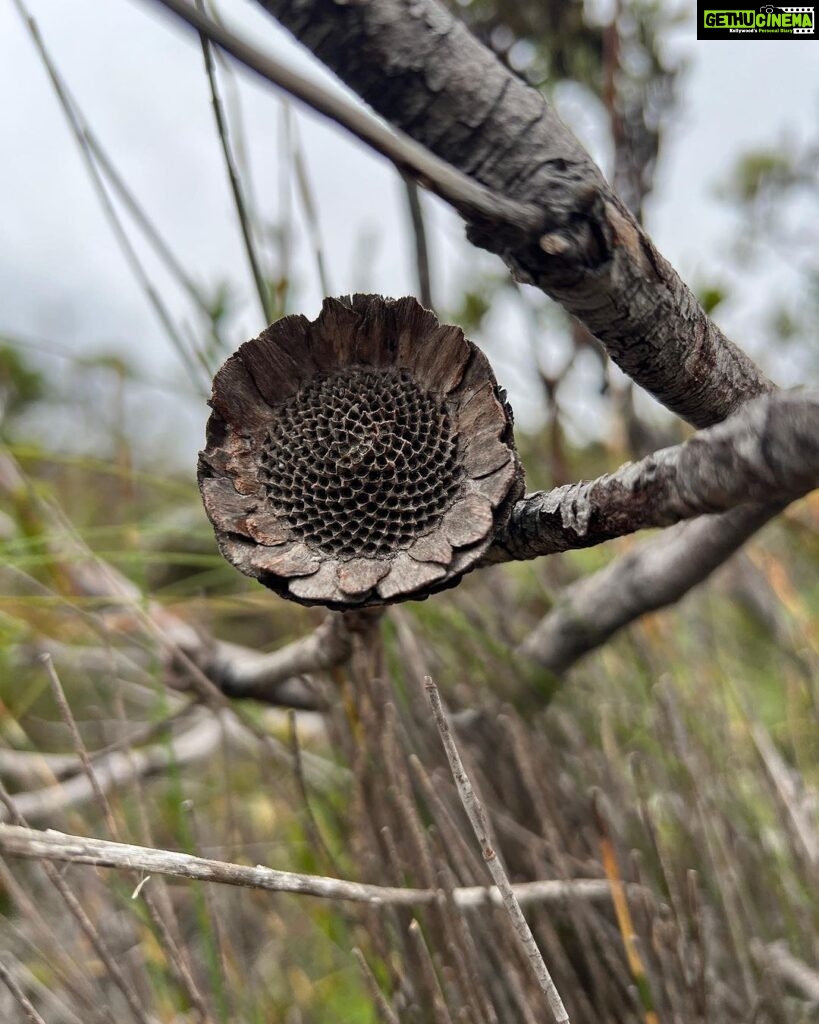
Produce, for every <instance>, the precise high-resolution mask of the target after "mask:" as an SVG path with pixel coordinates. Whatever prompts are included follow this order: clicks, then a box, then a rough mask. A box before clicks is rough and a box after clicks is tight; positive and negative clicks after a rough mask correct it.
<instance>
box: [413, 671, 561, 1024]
mask: <svg viewBox="0 0 819 1024" xmlns="http://www.w3.org/2000/svg"><path fill="white" fill-rule="evenodd" d="M424 685H425V687H426V691H427V697H428V699H429V703H430V706H431V708H432V713H433V715H434V716H435V724H436V725H437V726H438V732H439V734H440V736H441V742H442V743H443V745H444V750H445V751H446V756H447V760H448V761H449V767H450V769H451V771H452V778H453V779H454V780H455V785H456V786H457V787H458V795H459V796H460V798H461V802H462V803H463V806H464V810H465V811H466V813H467V816H468V817H469V821H470V824H471V825H472V828H473V830H474V832H475V838H476V839H477V840H478V843H479V845H480V847H481V854H482V855H483V859H484V860H485V861H486V866H487V867H488V868H489V873H490V874H491V875H492V878H493V879H494V881H495V885H497V887H498V891H499V892H500V894H501V897H502V899H503V905H504V907H505V908H506V912H507V913H508V914H509V917H510V919H511V921H512V925H513V927H514V929H515V934H516V935H517V937H518V939H519V941H520V944H521V946H522V947H523V949H524V951H525V953H526V957H527V959H528V960H529V963H530V964H531V965H532V970H533V971H534V972H535V975H536V976H537V980H538V984H539V985H540V987H541V988H542V989H543V992H544V994H545V996H546V999H547V1000H548V1002H549V1006H550V1008H551V1010H552V1013H553V1014H554V1017H555V1020H556V1021H557V1022H558V1024H569V1015H568V1014H567V1013H566V1007H565V1006H564V1005H563V1000H562V999H561V998H560V993H559V992H558V990H557V987H556V985H555V983H554V981H552V976H551V974H550V973H549V968H548V967H547V966H546V962H545V960H544V959H543V954H542V953H541V952H540V950H539V949H538V945H537V943H536V942H535V937H534V935H533V934H532V929H531V928H530V927H529V924H528V922H527V921H526V918H525V917H524V916H523V911H522V910H521V909H520V903H519V902H518V900H517V897H516V896H515V890H514V887H513V885H512V883H511V882H510V881H509V877H508V876H507V874H506V871H505V869H504V867H503V864H502V863H501V862H500V860H499V859H498V855H497V854H496V853H495V850H494V848H493V846H492V844H491V842H490V840H489V831H490V830H489V822H488V819H487V817H486V811H485V810H484V807H483V804H482V803H481V801H480V800H479V799H478V795H477V793H476V792H475V790H474V789H473V787H472V783H471V782H470V780H469V776H468V775H467V773H466V769H465V768H464V764H463V761H462V760H461V755H460V754H459V753H458V747H457V745H456V743H455V737H454V736H453V735H452V729H451V728H450V725H449V721H448V719H447V715H446V712H445V711H444V706H443V704H442V702H441V695H440V694H439V693H438V687H437V686H436V685H435V683H434V682H433V681H432V679H430V677H429V676H427V677H426V679H425V680H424Z"/></svg>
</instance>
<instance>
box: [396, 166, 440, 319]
mask: <svg viewBox="0 0 819 1024" xmlns="http://www.w3.org/2000/svg"><path fill="white" fill-rule="evenodd" d="M401 178H402V179H403V182H404V190H405V192H406V195H407V209H408V210H409V215H410V224H411V225H412V237H413V239H414V241H415V272H416V274H417V276H418V298H419V299H420V301H421V305H422V306H426V308H427V309H434V308H435V307H434V306H433V304H432V284H431V280H430V272H429V247H428V245H427V229H426V224H425V223H424V210H423V207H422V206H421V195H420V193H419V191H418V185H417V183H416V182H415V181H413V179H412V178H411V177H410V176H409V175H408V174H402V175H401Z"/></svg>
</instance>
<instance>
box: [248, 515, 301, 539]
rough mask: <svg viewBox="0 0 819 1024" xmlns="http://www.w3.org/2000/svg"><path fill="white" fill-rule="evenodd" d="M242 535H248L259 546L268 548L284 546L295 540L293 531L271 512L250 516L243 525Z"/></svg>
mask: <svg viewBox="0 0 819 1024" xmlns="http://www.w3.org/2000/svg"><path fill="white" fill-rule="evenodd" d="M243 526H244V529H243V530H242V533H247V534H248V536H250V537H252V538H253V539H254V540H255V541H258V543H259V544H264V545H265V546H266V547H273V546H275V545H277V544H284V543H285V541H288V540H292V539H293V530H292V528H291V527H290V526H289V525H288V524H287V523H286V522H285V520H284V519H282V518H280V517H279V516H275V515H273V514H272V513H270V512H260V513H258V514H256V515H252V516H248V517H247V519H245V520H244V523H243Z"/></svg>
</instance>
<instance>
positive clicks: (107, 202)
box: [13, 0, 210, 393]
mask: <svg viewBox="0 0 819 1024" xmlns="http://www.w3.org/2000/svg"><path fill="white" fill-rule="evenodd" d="M13 3H14V6H15V7H16V9H17V13H18V14H19V15H20V18H21V19H22V21H23V23H24V24H25V26H26V28H27V29H28V32H29V34H30V36H31V38H32V40H33V42H34V45H35V47H36V49H37V52H38V53H39V55H40V58H41V60H42V61H43V64H44V66H45V69H46V71H47V72H48V76H49V78H50V79H51V84H52V85H53V87H54V91H55V92H56V94H57V98H58V100H59V102H60V106H61V107H62V109H63V113H64V114H65V117H66V120H67V121H68V124H69V127H70V128H71V131H72V133H73V135H74V138H75V139H76V141H77V145H78V146H79V149H80V155H81V156H82V159H83V162H84V163H85V166H86V169H87V171H88V175H89V177H90V179H91V184H92V185H93V187H94V191H95V192H96V194H97V197H98V199H99V201H100V205H101V206H102V209H103V212H104V213H105V216H106V217H107V219H108V222H109V224H110V225H111V229H112V231H113V232H114V236H115V237H116V240H117V242H118V243H119V246H120V249H121V250H122V253H123V255H124V257H125V260H126V262H127V264H128V266H129V267H130V269H131V271H132V273H133V275H134V277H135V278H136V280H137V283H138V284H139V286H140V287H141V289H142V291H143V292H144V294H145V297H146V298H147V300H148V302H149V304H150V305H151V307H152V308H153V310H154V312H155V313H156V316H157V318H158V319H159V322H160V323H161V324H162V327H163V329H164V331H165V333H166V334H167V336H168V339H169V341H170V343H171V345H172V346H173V348H174V349H175V350H176V353H177V355H178V356H179V358H180V360H181V362H182V364H183V366H184V367H185V370H186V372H187V373H188V375H189V377H190V378H191V382H192V383H193V385H194V387H195V388H196V390H197V391H198V392H200V393H201V391H202V382H201V381H199V380H197V379H196V376H195V374H194V372H193V366H192V363H191V360H192V359H195V360H197V361H198V357H199V354H198V353H197V352H193V353H191V352H189V351H188V350H187V348H186V345H185V342H184V340H183V338H182V335H181V334H180V332H179V331H178V330H177V328H176V325H175V324H174V322H173V318H172V317H171V314H170V311H169V310H168V308H167V306H166V305H165V303H164V302H163V301H162V299H161V297H160V295H159V292H158V291H157V290H156V288H155V287H154V284H153V282H152V281H151V279H150V277H149V276H148V273H147V271H146V270H145V267H144V266H143V265H142V261H141V260H140V258H139V256H138V255H137V252H136V249H135V248H134V246H133V244H132V242H131V239H130V238H129V237H128V233H127V231H126V230H125V228H124V226H123V224H122V221H121V220H120V217H119V215H118V214H117V211H116V208H115V207H114V204H113V203H112V201H111V197H110V196H109V194H108V191H107V189H106V187H105V183H104V182H103V180H102V177H101V175H100V172H99V169H98V167H97V164H96V162H95V160H94V157H93V155H92V152H91V149H90V147H89V144H88V141H87V139H86V136H85V133H84V131H83V125H82V124H81V123H80V120H79V117H78V115H77V112H76V110H75V108H74V106H73V104H72V102H71V98H70V97H69V95H68V93H67V92H66V90H65V88H64V86H63V81H62V78H61V77H60V75H59V73H58V71H57V68H56V65H55V64H54V62H53V60H52V59H51V56H50V54H49V53H48V50H47V49H46V47H45V43H44V42H43V38H42V36H41V35H40V30H39V28H38V26H37V23H36V21H35V20H34V18H32V17H31V15H29V13H28V11H27V10H26V8H25V6H24V4H23V0H13ZM203 369H204V370H205V372H206V376H207V377H208V379H209V378H210V374H209V373H207V367H203Z"/></svg>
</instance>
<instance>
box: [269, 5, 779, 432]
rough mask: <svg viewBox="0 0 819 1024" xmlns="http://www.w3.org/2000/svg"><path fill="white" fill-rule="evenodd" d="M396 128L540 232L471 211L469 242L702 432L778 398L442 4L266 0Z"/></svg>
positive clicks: (524, 93)
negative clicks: (531, 210)
mask: <svg viewBox="0 0 819 1024" xmlns="http://www.w3.org/2000/svg"><path fill="white" fill-rule="evenodd" d="M259 2H260V3H261V4H262V6H263V7H265V8H266V9H267V10H268V11H269V12H270V13H271V14H273V15H274V16H275V17H276V18H277V19H278V20H279V21H280V22H281V23H282V24H283V25H284V26H285V27H286V28H288V29H289V30H290V31H291V32H292V33H293V34H294V35H295V36H296V37H297V38H298V39H300V40H301V42H302V43H304V45H305V46H307V47H308V48H309V49H310V50H312V52H313V53H314V54H315V55H316V56H317V57H318V58H319V59H321V60H322V61H323V62H324V63H325V64H327V65H328V67H330V68H332V69H333V70H334V71H335V72H336V73H337V74H338V76H339V77H340V78H341V79H342V80H343V81H344V82H346V84H347V85H349V86H350V87H351V88H352V89H354V90H355V91H356V92H357V93H358V94H359V95H360V96H361V97H362V98H363V99H364V100H365V101H366V102H367V103H369V104H370V106H372V107H373V109H375V110H376V111H377V112H378V113H379V114H380V115H381V116H382V117H384V118H385V119H386V120H387V121H389V122H390V123H391V124H392V125H393V126H395V127H396V128H398V129H400V130H401V131H403V132H405V133H406V134H408V135H410V136H411V137H412V138H414V139H415V140H416V141H418V142H420V143H421V144H422V145H424V146H426V147H427V148H428V149H429V150H431V151H432V152H433V153H435V154H436V155H437V156H439V157H441V158H442V159H444V160H446V161H447V162H448V163H449V164H450V165H451V166H453V167H454V168H456V169H458V170H459V171H462V172H463V173H465V174H467V175H469V176H470V177H471V178H473V179H474V180H475V181H476V182H478V183H480V184H481V185H484V186H486V187H487V188H488V189H490V190H491V191H492V192H494V193H495V194H497V195H498V196H499V197H503V198H505V199H512V200H515V201H517V202H520V203H523V204H526V205H530V204H532V203H534V204H537V206H538V207H539V208H540V209H541V210H542V223H541V224H540V225H539V226H538V227H537V229H536V230H534V231H532V230H531V228H530V227H525V228H524V227H522V226H521V224H520V223H511V222H510V221H502V220H500V219H497V218H494V219H493V218H487V219H483V220H481V219H478V218H476V217H474V216H470V215H469V214H468V213H467V212H465V211H462V212H464V213H465V216H467V218H468V221H469V231H468V234H469V237H470V239H471V240H472V241H473V242H474V243H476V244H478V245H481V246H483V247H484V248H486V249H489V250H490V251H492V252H496V253H498V254H499V255H501V256H502V257H503V258H504V260H505V261H506V262H507V264H508V265H509V266H510V268H511V269H512V271H513V273H514V274H515V275H516V277H517V278H518V279H519V280H522V281H528V282H531V283H533V284H535V285H537V286H538V287H539V288H541V289H542V290H543V291H545V292H546V293H547V294H549V295H550V296H552V297H553V298H554V299H556V300H557V301H558V302H560V303H561V304H562V305H563V306H564V307H565V308H566V309H567V310H568V311H569V312H570V313H572V314H573V315H574V316H576V317H577V318H578V319H579V320H581V321H582V322H583V323H584V324H585V325H586V326H587V327H588V329H589V330H590V331H591V332H592V334H594V335H595V336H596V337H597V338H599V339H600V341H601V342H602V343H603V344H604V345H605V347H606V349H607V351H608V352H609V354H610V355H611V357H612V359H614V361H615V362H616V363H617V364H618V365H619V366H620V367H621V368H622V369H623V370H624V371H625V372H626V373H627V374H629V376H631V377H632V378H633V379H634V380H635V381H636V382H637V383H638V384H640V385H641V386H642V387H644V388H645V389H646V390H648V391H649V392H651V393H652V394H653V395H654V396H655V397H656V398H657V399H658V400H659V401H661V402H662V403H663V404H664V405H666V406H667V407H668V408H669V409H671V410H672V411H674V412H675V413H677V414H678V415H680V416H682V417H683V418H684V419H686V420H688V421H689V422H690V423H692V424H694V425H695V426H698V427H703V426H709V425H711V424H713V423H717V422H719V421H720V420H722V419H724V418H725V417H727V416H729V415H730V414H731V413H732V412H734V411H735V410H736V409H737V408H739V406H740V405H741V404H742V403H743V402H745V401H747V400H748V399H749V398H751V397H753V396H755V395H759V394H762V393H765V392H767V391H769V390H771V389H772V385H771V383H770V382H769V381H768V380H767V378H766V377H765V376H764V375H763V374H762V372H761V371H760V370H759V369H758V367H756V365H755V364H754V363H753V362H752V361H751V360H750V359H749V358H748V357H747V356H746V355H745V354H744V353H743V352H741V351H740V350H739V349H738V348H737V347H736V346H734V345H733V344H732V343H731V342H730V341H729V340H728V339H726V338H725V336H724V335H723V334H722V332H721V331H720V330H719V328H717V327H716V325H714V324H713V323H712V322H711V321H710V320H709V319H708V317H707V316H706V314H705V312H704V311H703V309H702V308H701V306H700V305H699V303H698V302H697V300H696V298H695V297H694V295H693V294H692V292H691V291H690V289H689V288H688V287H687V286H686V285H685V284H684V283H683V282H682V280H681V279H680V278H679V276H678V275H677V274H676V272H675V271H674V270H673V268H672V267H671V266H670V265H669V264H668V262H667V261H666V260H665V259H664V258H663V257H662V256H661V255H660V254H659V253H658V252H657V250H656V249H655V247H654V246H653V244H652V242H651V241H650V239H649V238H648V236H647V235H646V234H645V232H644V231H643V230H642V228H641V227H640V225H639V224H638V223H637V222H636V221H635V219H634V218H633V217H632V216H631V214H630V213H629V212H628V211H627V209H626V207H625V206H624V204H623V203H622V202H621V201H620V200H619V199H618V198H617V196H616V195H615V194H614V193H613V192H612V190H611V189H610V188H609V186H608V185H607V183H606V181H605V179H604V178H603V176H602V173H601V172H600V170H599V169H598V168H597V166H596V165H595V164H594V162H593V161H592V159H591V157H590V156H589V155H588V153H586V151H585V150H584V149H583V147H582V146H581V145H580V143H579V142H578V141H577V139H576V138H575V137H574V136H573V135H572V133H571V132H570V131H569V129H568V128H567V127H566V126H565V125H564V124H563V123H562V122H561V121H560V119H559V118H558V117H557V115H556V114H555V112H554V111H553V110H552V109H551V107H550V106H549V105H548V103H547V102H546V101H545V99H544V97H543V96H542V95H541V94H540V93H539V92H537V91H536V90H534V89H532V88H530V87H529V86H527V85H526V84H525V83H524V82H523V81H522V80H521V79H520V78H518V77H517V76H515V75H514V74H513V73H512V72H511V71H510V70H509V69H507V68H506V67H504V66H503V65H502V64H501V63H500V61H499V60H498V59H497V58H496V57H495V56H494V54H492V53H491V52H490V51H489V50H488V49H487V48H486V47H484V46H483V45H482V44H481V43H479V42H478V40H476V39H475V38H474V37H473V36H472V35H471V34H470V32H469V31H468V29H467V28H466V27H465V26H464V25H463V23H461V22H460V21H458V20H457V19H456V18H454V17H453V16H452V15H451V14H450V13H449V12H448V11H447V10H446V9H445V8H443V7H442V6H440V5H439V4H438V3H437V2H436V0H355V2H351V3H337V2H335V0H259Z"/></svg>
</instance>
